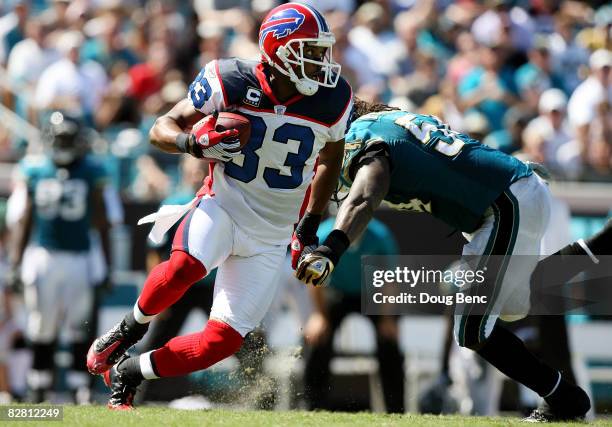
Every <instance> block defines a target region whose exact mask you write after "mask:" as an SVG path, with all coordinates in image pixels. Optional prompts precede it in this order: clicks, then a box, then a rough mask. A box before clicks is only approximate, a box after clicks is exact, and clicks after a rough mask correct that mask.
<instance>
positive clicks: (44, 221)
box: [11, 111, 109, 402]
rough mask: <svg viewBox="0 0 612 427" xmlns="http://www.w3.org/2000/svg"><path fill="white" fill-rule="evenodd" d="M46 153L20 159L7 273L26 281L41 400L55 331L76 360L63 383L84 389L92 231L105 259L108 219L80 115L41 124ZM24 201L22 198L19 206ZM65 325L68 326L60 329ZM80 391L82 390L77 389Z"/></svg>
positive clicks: (48, 381) (33, 380)
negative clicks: (16, 218) (66, 341)
mask: <svg viewBox="0 0 612 427" xmlns="http://www.w3.org/2000/svg"><path fill="white" fill-rule="evenodd" d="M44 138H45V143H46V144H45V148H46V150H45V153H41V154H34V155H28V156H26V157H25V158H24V159H23V160H22V161H21V162H20V165H19V166H20V169H19V172H20V174H19V175H20V178H21V179H20V180H19V182H18V183H17V184H16V188H15V190H14V192H13V194H12V195H11V203H13V206H20V207H19V208H15V209H18V210H19V211H20V212H22V214H21V215H20V220H19V222H18V223H17V224H16V226H15V227H14V228H13V230H12V233H13V236H12V237H13V239H12V245H13V246H12V250H11V266H12V270H13V274H12V278H13V279H14V278H16V277H19V274H18V270H19V269H20V270H21V274H20V276H21V280H22V282H23V284H24V299H25V303H26V309H27V314H28V319H27V336H28V341H29V344H30V345H31V348H32V353H33V362H32V370H31V372H30V373H29V375H28V386H29V389H30V393H31V396H30V398H31V399H32V401H34V402H38V401H42V400H43V399H44V398H45V396H44V394H45V393H46V391H48V390H49V389H50V388H51V386H52V379H53V369H54V368H55V363H54V361H53V360H54V358H53V355H54V352H55V345H56V344H57V339H58V337H59V334H60V331H62V330H65V331H67V332H68V333H69V340H70V343H71V349H72V353H73V364H72V367H71V371H70V372H69V374H68V377H67V380H68V385H69V387H70V388H71V389H73V390H74V391H75V392H76V391H77V390H79V389H86V388H88V385H89V375H87V372H86V370H85V367H84V366H83V363H82V359H83V357H85V354H86V352H87V345H88V343H87V338H88V336H89V335H88V331H87V328H86V327H87V324H88V321H89V320H90V317H91V310H92V308H93V292H94V285H98V284H100V282H101V281H102V280H103V277H101V275H104V274H108V270H107V271H105V272H98V273H100V274H98V273H96V271H97V270H98V269H97V266H96V265H95V263H94V262H93V258H92V256H90V255H91V253H90V247H91V246H92V245H91V241H90V233H91V231H92V229H94V228H95V229H97V231H98V232H99V236H100V238H101V241H102V242H103V245H102V246H103V250H104V252H105V254H104V255H105V258H106V261H107V262H108V260H109V256H108V252H107V251H108V245H107V244H104V243H106V242H108V220H107V217H106V210H105V204H104V197H103V194H104V186H105V184H106V183H107V178H108V177H107V174H106V171H105V170H104V168H103V167H102V165H100V164H98V163H97V162H96V161H95V160H93V159H92V158H90V157H89V156H87V155H86V151H87V142H88V141H87V133H86V132H85V130H84V128H83V126H82V125H81V123H80V122H79V120H78V119H76V118H72V117H68V116H65V115H64V114H62V113H61V112H58V111H56V112H53V113H52V114H51V115H50V119H49V123H48V124H47V125H46V126H45V128H44ZM19 200H22V201H23V203H20V202H19ZM63 325H66V328H62V326H63ZM79 396H80V394H79Z"/></svg>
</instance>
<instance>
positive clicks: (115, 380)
mask: <svg viewBox="0 0 612 427" xmlns="http://www.w3.org/2000/svg"><path fill="white" fill-rule="evenodd" d="M128 358H129V356H128V355H127V354H124V355H123V356H122V357H121V358H120V359H119V361H118V363H117V364H116V365H115V366H113V367H112V368H111V369H109V370H108V371H106V372H105V373H104V374H103V377H104V384H106V385H107V387H108V388H110V390H111V397H110V399H109V400H108V404H107V406H108V408H109V409H114V410H129V409H133V408H134V406H133V402H134V396H135V395H136V390H137V388H138V386H139V385H140V383H141V380H134V379H131V378H128V376H127V375H125V374H122V373H121V372H119V370H118V369H117V367H118V366H119V364H120V363H121V362H123V361H124V360H125V359H128Z"/></svg>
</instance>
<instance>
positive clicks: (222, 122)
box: [215, 112, 251, 151]
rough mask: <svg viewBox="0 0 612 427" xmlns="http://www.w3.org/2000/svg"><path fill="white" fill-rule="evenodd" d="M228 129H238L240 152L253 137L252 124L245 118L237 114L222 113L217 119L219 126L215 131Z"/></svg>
mask: <svg viewBox="0 0 612 427" xmlns="http://www.w3.org/2000/svg"><path fill="white" fill-rule="evenodd" d="M228 129H236V130H238V132H240V135H239V136H240V149H238V150H237V151H240V150H241V149H242V147H244V146H245V145H246V144H247V142H249V138H250V137H251V122H250V121H249V119H247V118H246V117H244V116H241V115H240V114H236V113H228V112H221V113H219V117H217V126H216V128H215V130H216V131H217V132H222V131H224V130H228Z"/></svg>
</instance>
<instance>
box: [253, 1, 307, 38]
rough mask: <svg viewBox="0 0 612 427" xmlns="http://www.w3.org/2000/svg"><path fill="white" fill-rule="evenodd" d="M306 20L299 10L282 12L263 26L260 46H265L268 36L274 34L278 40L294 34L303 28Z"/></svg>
mask: <svg viewBox="0 0 612 427" xmlns="http://www.w3.org/2000/svg"><path fill="white" fill-rule="evenodd" d="M304 19H305V16H304V14H303V13H300V12H299V11H298V10H297V9H284V10H281V11H280V12H278V13H276V14H274V15H272V16H271V17H270V18H269V19H268V20H267V21H266V22H264V23H263V24H262V25H261V30H260V33H259V44H260V45H263V42H264V40H265V39H266V37H267V36H268V34H272V35H273V36H274V37H276V38H277V39H280V38H282V37H287V36H288V35H290V34H293V33H294V32H296V31H297V30H298V29H299V28H300V27H301V26H302V24H303V23H304Z"/></svg>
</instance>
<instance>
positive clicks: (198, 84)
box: [187, 60, 227, 115]
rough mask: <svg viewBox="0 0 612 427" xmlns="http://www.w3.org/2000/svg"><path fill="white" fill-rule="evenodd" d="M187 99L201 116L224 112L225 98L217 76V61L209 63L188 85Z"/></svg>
mask: <svg viewBox="0 0 612 427" xmlns="http://www.w3.org/2000/svg"><path fill="white" fill-rule="evenodd" d="M187 99H189V101H190V102H191V104H192V105H193V106H194V108H195V109H196V110H198V111H200V112H201V113H203V114H206V115H208V114H211V113H212V112H213V111H215V110H216V111H224V110H226V109H227V105H225V96H224V91H223V82H222V81H221V76H219V75H218V67H217V61H216V60H215V61H211V62H209V63H208V64H206V66H205V67H204V68H202V70H201V71H200V72H199V73H198V75H197V76H196V78H195V79H194V80H193V82H192V83H191V85H189V91H188V92H187Z"/></svg>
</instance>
